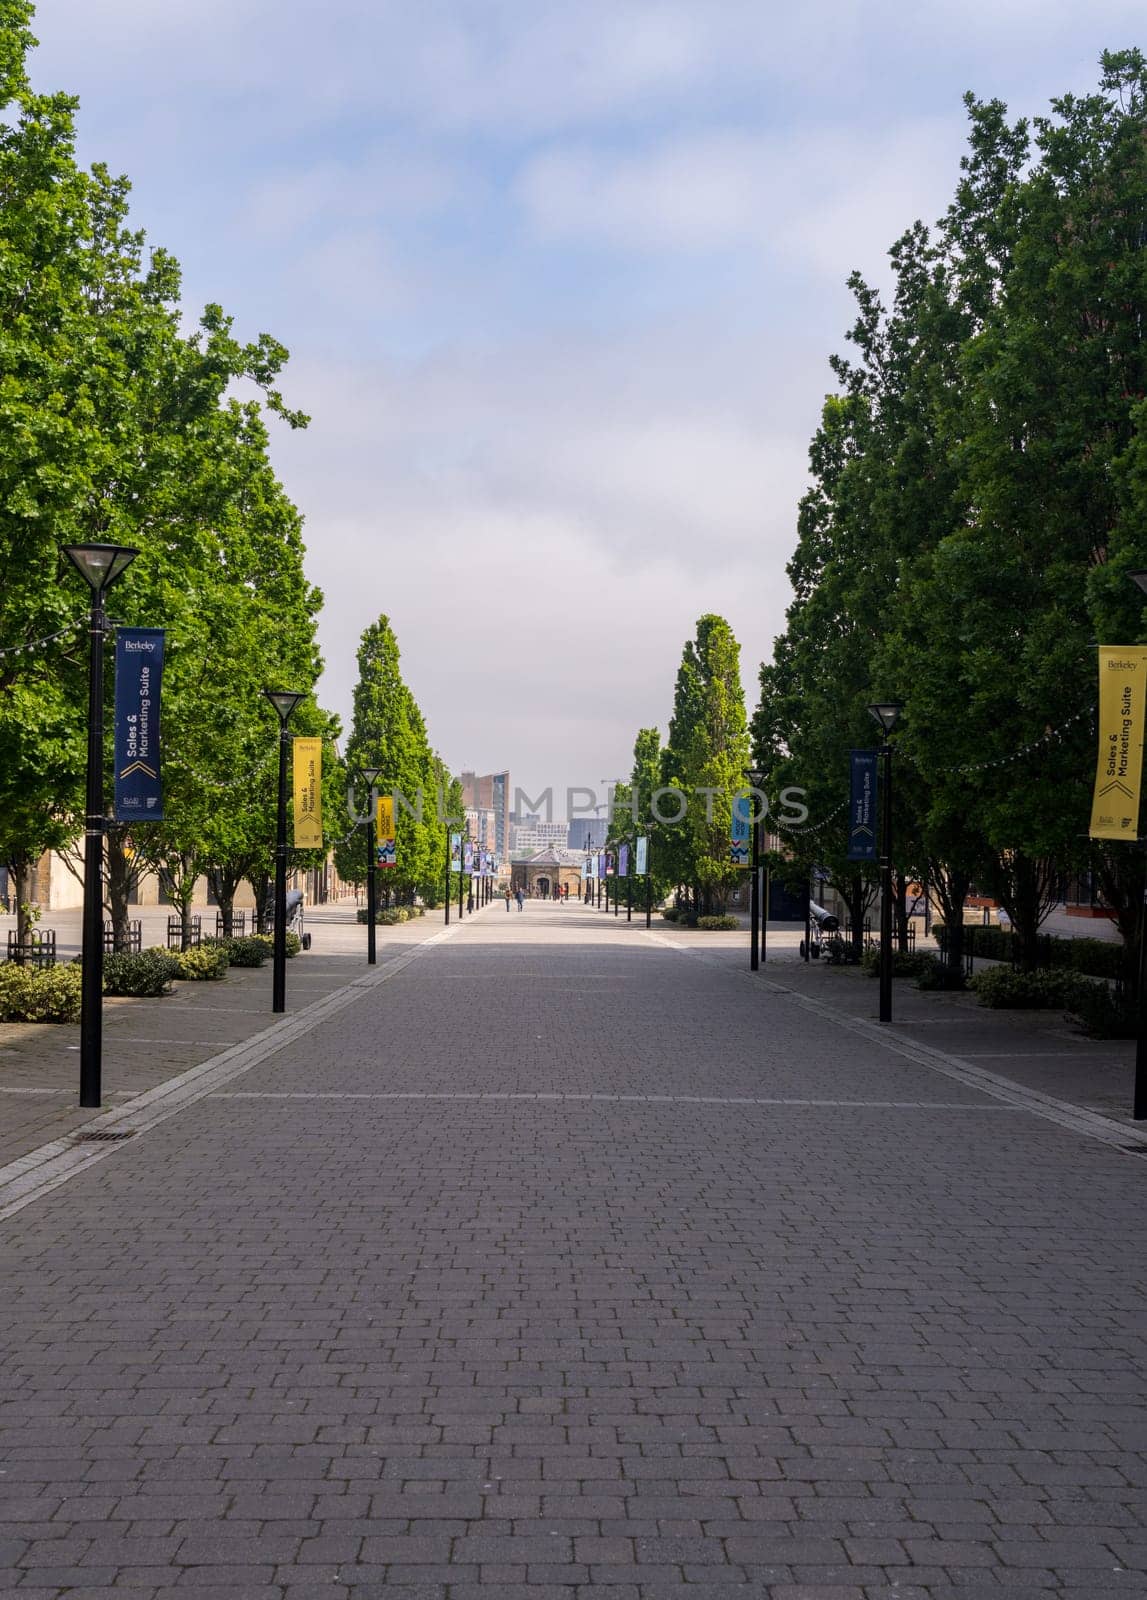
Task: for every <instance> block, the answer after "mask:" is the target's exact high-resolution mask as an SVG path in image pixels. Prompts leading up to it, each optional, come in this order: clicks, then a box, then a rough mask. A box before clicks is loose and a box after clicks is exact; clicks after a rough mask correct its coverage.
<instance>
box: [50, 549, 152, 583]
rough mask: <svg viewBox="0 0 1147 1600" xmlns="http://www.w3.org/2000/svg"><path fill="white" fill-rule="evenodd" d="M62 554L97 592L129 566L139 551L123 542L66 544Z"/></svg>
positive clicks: (113, 580) (112, 581)
mask: <svg viewBox="0 0 1147 1600" xmlns="http://www.w3.org/2000/svg"><path fill="white" fill-rule="evenodd" d="M64 554H65V555H66V556H67V558H68V560H69V561H70V562H71V563H72V565H73V567H75V569H76V571H77V572H78V573H79V574H80V576H81V577H82V578H83V579H84V581H85V582H86V583H87V584H89V585H90V586H91V588H92V591H93V593H95V594H99V592H100V590H101V589H106V588H108V587H109V585H111V584H113V583H114V582H115V581H116V579H117V578H118V577H119V576H120V574H121V573H122V572H125V571H126V570H127V568H128V567H130V566H131V564H132V562H133V561H134V560H135V558H136V556H137V555H138V554H139V551H138V550H133V549H131V548H130V546H128V545H123V544H66V545H65V546H64Z"/></svg>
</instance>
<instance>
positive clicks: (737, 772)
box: [658, 613, 749, 914]
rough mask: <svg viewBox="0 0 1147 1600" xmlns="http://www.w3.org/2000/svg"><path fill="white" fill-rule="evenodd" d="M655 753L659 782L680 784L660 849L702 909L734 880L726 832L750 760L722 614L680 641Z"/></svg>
mask: <svg viewBox="0 0 1147 1600" xmlns="http://www.w3.org/2000/svg"><path fill="white" fill-rule="evenodd" d="M661 755H662V761H661V776H662V784H663V786H665V787H673V788H677V789H679V790H680V791H681V794H682V796H683V798H684V802H685V805H684V811H683V814H682V816H681V819H680V821H677V822H666V823H663V824H662V825H661V827H660V828H659V830H658V848H659V853H662V854H664V856H665V869H666V871H668V872H670V873H672V875H673V877H672V880H671V881H673V882H676V883H678V884H680V885H681V886H682V887H683V888H686V889H687V892H688V893H689V895H690V898H691V902H692V906H693V909H694V911H695V912H698V913H701V914H707V913H709V912H710V911H712V910H713V909H714V908H715V907H716V906H723V905H724V901H725V896H726V894H727V892H728V890H729V889H730V888H731V887H732V886H733V885H734V884H735V883H736V882H737V881H738V869H737V868H736V867H734V866H732V864H731V862H730V859H729V831H730V825H731V820H732V803H733V796H734V795H735V794H736V793H738V792H739V791H740V790H741V789H743V787H744V776H743V774H744V770H745V768H746V767H747V765H748V760H749V737H748V727H747V722H746V717H745V696H744V690H743V688H742V686H741V668H740V647H739V646H738V644H737V641H736V639H735V638H734V636H733V631H732V629H731V628H730V627H729V624H728V623H727V622H726V621H725V620H724V618H723V617H718V616H715V615H713V614H712V613H709V614H707V615H705V616H703V617H701V618H700V619H699V621H698V623H697V632H696V636H695V637H694V638H693V639H690V640H688V641H687V642H686V644H685V648H684V651H683V652H682V657H681V665H680V667H679V668H678V672H677V683H676V687H675V691H674V701H673V716H672V718H671V719H670V723H669V741H668V743H667V745H666V747H665V749H664V751H662V753H661ZM669 809H672V808H669Z"/></svg>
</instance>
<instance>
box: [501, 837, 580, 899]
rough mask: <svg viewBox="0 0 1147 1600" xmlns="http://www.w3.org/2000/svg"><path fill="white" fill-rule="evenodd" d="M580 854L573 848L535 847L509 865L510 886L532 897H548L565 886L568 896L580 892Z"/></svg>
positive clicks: (572, 896)
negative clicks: (529, 852)
mask: <svg viewBox="0 0 1147 1600" xmlns="http://www.w3.org/2000/svg"><path fill="white" fill-rule="evenodd" d="M582 863H583V857H582V856H580V855H578V854H577V852H576V851H574V850H562V849H555V848H554V847H553V846H552V845H551V846H550V847H549V848H548V849H546V850H537V851H534V852H533V853H532V854H530V855H523V856H522V857H521V858H520V859H516V860H515V861H514V862H513V864H512V866H511V868H510V886H511V888H513V889H515V890H517V889H521V890H522V892H523V894H525V895H528V896H529V897H530V898H532V899H541V900H548V899H550V898H551V897H552V895H553V892H554V889H555V887H556V888H560V889H561V890H563V892H564V891H565V890H567V889H568V891H569V898H570V899H571V900H574V899H576V898H577V897H578V896H579V895H580V894H581V869H582Z"/></svg>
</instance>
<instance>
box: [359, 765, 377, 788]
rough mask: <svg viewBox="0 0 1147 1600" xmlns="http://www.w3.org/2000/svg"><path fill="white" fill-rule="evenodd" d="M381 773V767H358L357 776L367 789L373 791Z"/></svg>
mask: <svg viewBox="0 0 1147 1600" xmlns="http://www.w3.org/2000/svg"><path fill="white" fill-rule="evenodd" d="M381 771H382V768H381V767H360V768H359V769H358V775H359V777H360V778H361V779H362V781H363V783H365V784H366V785H367V787H368V788H370V789H373V788H374V786H375V784H376V783H377V782H378V775H379V773H380V772H381Z"/></svg>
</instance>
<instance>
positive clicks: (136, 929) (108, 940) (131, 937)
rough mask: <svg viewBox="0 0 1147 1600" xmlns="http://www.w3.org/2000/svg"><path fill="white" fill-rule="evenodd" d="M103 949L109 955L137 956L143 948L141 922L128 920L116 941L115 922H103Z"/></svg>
mask: <svg viewBox="0 0 1147 1600" xmlns="http://www.w3.org/2000/svg"><path fill="white" fill-rule="evenodd" d="M104 949H105V951H107V953H108V954H109V955H111V954H113V953H114V954H116V955H132V956H137V955H138V954H139V952H140V951H141V950H142V949H143V923H142V922H129V923H128V924H127V926H126V928H125V929H124V931H123V933H122V935H121V936H120V941H119V943H118V944H117V943H116V937H115V924H114V923H111V922H105V923H104Z"/></svg>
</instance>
